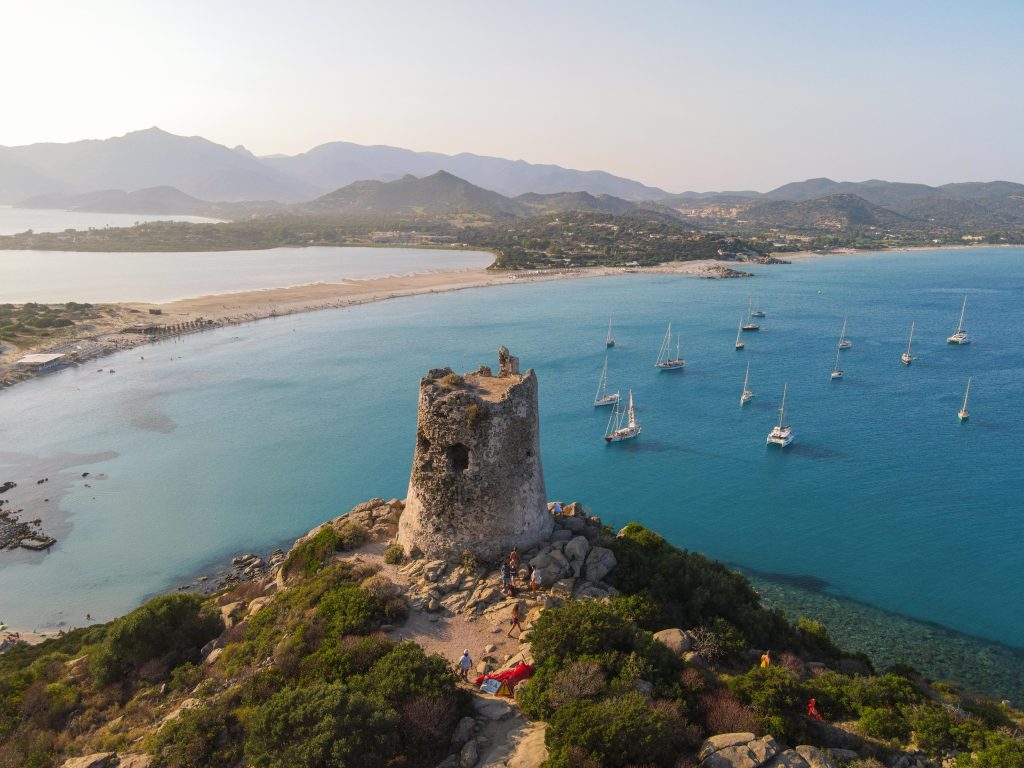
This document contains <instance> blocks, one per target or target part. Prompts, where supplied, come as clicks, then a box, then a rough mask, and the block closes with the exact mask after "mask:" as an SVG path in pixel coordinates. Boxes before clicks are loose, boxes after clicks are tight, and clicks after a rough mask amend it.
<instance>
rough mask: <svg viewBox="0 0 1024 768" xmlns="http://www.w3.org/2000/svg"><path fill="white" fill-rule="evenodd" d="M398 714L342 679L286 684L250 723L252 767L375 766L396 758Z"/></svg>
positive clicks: (247, 753) (248, 741)
mask: <svg viewBox="0 0 1024 768" xmlns="http://www.w3.org/2000/svg"><path fill="white" fill-rule="evenodd" d="M399 726H400V721H399V717H398V714H397V713H396V712H395V711H394V710H393V709H391V708H390V707H388V706H387V705H386V704H385V703H384V702H383V701H381V700H380V699H376V698H372V697H369V696H366V695H364V694H362V693H359V692H355V691H351V690H349V689H348V688H346V687H345V686H344V685H342V684H341V683H319V684H317V685H313V686H311V687H309V688H285V689H284V690H282V691H280V692H278V693H276V694H274V696H272V697H271V698H270V700H269V701H267V703H266V704H264V705H263V706H261V707H260V708H259V709H257V710H256V711H255V712H254V713H253V716H252V718H251V720H250V722H249V734H248V738H247V739H246V744H245V757H246V759H247V760H248V761H249V762H250V763H251V764H252V765H253V766H254V768H377V767H378V766H382V765H385V764H387V763H388V762H389V761H390V760H391V758H393V757H395V754H396V748H397V745H398V728H399Z"/></svg>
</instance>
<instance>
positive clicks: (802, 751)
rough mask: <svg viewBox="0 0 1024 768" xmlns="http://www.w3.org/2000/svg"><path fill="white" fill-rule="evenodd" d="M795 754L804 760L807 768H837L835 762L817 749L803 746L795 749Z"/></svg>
mask: <svg viewBox="0 0 1024 768" xmlns="http://www.w3.org/2000/svg"><path fill="white" fill-rule="evenodd" d="M796 753H797V754H798V755H800V757H802V758H803V759H804V762H805V763H807V765H808V766H809V768H839V766H838V765H837V764H836V762H835V761H834V760H833V759H832V758H831V757H829V756H828V755H826V754H825V753H824V752H822V751H821V750H820V749H818V748H817V747H809V746H807V745H806V744H803V745H801V746H799V747H797V748H796Z"/></svg>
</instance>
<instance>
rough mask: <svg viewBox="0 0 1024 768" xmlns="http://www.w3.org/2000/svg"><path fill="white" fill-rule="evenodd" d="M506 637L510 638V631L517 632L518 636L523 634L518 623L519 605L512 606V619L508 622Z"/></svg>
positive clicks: (521, 626)
mask: <svg viewBox="0 0 1024 768" xmlns="http://www.w3.org/2000/svg"><path fill="white" fill-rule="evenodd" d="M508 623H509V628H508V637H512V630H513V629H515V630H518V631H519V634H520V635H521V634H523V625H522V624H520V623H519V603H513V604H512V617H511V618H510V619H509V620H508Z"/></svg>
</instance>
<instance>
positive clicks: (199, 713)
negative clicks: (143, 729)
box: [149, 707, 242, 768]
mask: <svg viewBox="0 0 1024 768" xmlns="http://www.w3.org/2000/svg"><path fill="white" fill-rule="evenodd" d="M241 737H242V729H241V726H240V725H239V723H238V719H237V718H236V717H235V716H234V715H233V714H231V713H230V712H227V711H225V710H224V709H223V708H221V707H196V708H194V709H186V710H184V711H183V712H182V713H181V714H180V715H178V717H176V718H175V719H174V720H172V721H171V722H170V723H168V724H167V725H165V726H164V727H163V728H161V729H160V730H159V731H157V734H156V736H155V737H153V740H152V741H151V743H150V746H149V753H150V754H151V755H152V756H153V768H230V766H233V765H235V764H236V763H237V762H238V760H239V758H240V757H241V756H242V743H241Z"/></svg>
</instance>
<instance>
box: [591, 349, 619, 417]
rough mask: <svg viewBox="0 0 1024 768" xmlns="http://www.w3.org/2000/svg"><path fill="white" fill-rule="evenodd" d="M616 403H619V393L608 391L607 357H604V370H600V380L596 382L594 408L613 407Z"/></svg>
mask: <svg viewBox="0 0 1024 768" xmlns="http://www.w3.org/2000/svg"><path fill="white" fill-rule="evenodd" d="M617 402H619V393H618V392H609V391H608V355H605V356H604V368H602V369H601V380H600V381H599V382H597V392H596V393H595V394H594V407H595V408H598V407H600V406H602V405H615V404H616V403H617Z"/></svg>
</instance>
